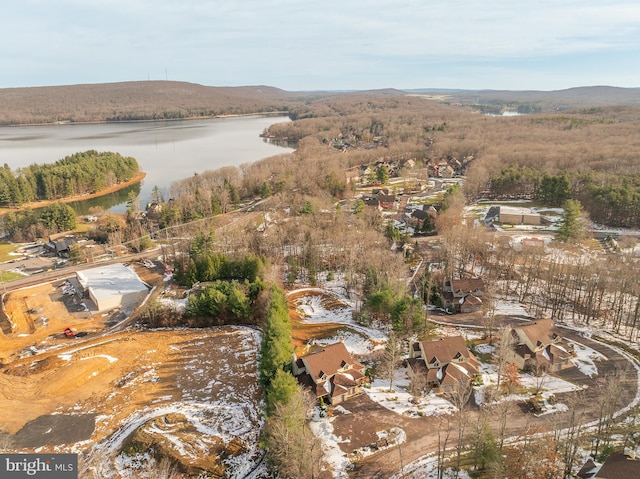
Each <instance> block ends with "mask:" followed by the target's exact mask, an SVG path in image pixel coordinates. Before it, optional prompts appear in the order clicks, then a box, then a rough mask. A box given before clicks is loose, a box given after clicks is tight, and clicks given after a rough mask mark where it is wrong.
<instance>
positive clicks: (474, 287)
mask: <svg viewBox="0 0 640 479" xmlns="http://www.w3.org/2000/svg"><path fill="white" fill-rule="evenodd" d="M450 284H451V291H454V292H457V291H461V292H463V293H472V292H474V291H484V281H482V278H471V279H452V280H451V281H450Z"/></svg>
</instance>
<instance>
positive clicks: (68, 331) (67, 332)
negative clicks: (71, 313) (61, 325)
mask: <svg viewBox="0 0 640 479" xmlns="http://www.w3.org/2000/svg"><path fill="white" fill-rule="evenodd" d="M64 337H65V338H75V337H76V334H75V333H74V332H73V331H71V328H67V329H65V330H64Z"/></svg>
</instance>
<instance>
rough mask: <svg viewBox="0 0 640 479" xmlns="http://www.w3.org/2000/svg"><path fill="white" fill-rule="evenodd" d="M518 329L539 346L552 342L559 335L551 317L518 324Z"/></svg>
mask: <svg viewBox="0 0 640 479" xmlns="http://www.w3.org/2000/svg"><path fill="white" fill-rule="evenodd" d="M516 329H518V330H520V331H521V332H522V333H523V334H524V335H525V336H527V338H529V341H530V342H531V344H534V345H539V346H540V345H542V346H543V345H548V344H551V343H552V342H553V341H555V340H556V338H557V337H558V336H559V334H558V330H557V329H556V327H555V325H554V324H553V321H552V320H551V319H538V320H536V321H534V322H533V323H530V324H526V325H524V326H518V327H517V328H516Z"/></svg>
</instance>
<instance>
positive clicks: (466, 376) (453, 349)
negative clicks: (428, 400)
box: [407, 336, 480, 394]
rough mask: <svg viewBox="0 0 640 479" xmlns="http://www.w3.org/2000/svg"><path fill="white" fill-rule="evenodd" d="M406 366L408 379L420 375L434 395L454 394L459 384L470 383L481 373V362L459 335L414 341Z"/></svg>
mask: <svg viewBox="0 0 640 479" xmlns="http://www.w3.org/2000/svg"><path fill="white" fill-rule="evenodd" d="M407 365H408V368H407V374H408V376H409V378H410V379H413V378H414V376H416V375H418V374H420V375H422V376H423V378H424V379H425V382H426V386H427V388H431V389H432V390H433V391H434V392H435V393H436V394H446V393H454V392H455V391H456V390H457V388H458V387H459V386H460V385H461V384H469V383H470V382H472V381H473V380H474V379H475V378H476V376H478V375H479V374H480V361H478V359H477V358H476V357H475V356H474V355H473V353H472V352H471V351H469V349H468V348H467V345H466V343H465V341H464V338H463V337H462V336H450V337H444V338H440V339H436V340H435V341H420V342H415V343H413V344H412V345H411V348H410V350H409V359H408V360H407Z"/></svg>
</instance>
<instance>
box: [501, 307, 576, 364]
mask: <svg viewBox="0 0 640 479" xmlns="http://www.w3.org/2000/svg"><path fill="white" fill-rule="evenodd" d="M509 328H510V338H511V340H512V341H513V348H512V349H511V353H510V354H509V357H508V361H510V362H513V363H515V364H516V365H517V366H518V368H519V369H521V370H525V371H527V370H533V371H536V370H539V369H540V368H542V369H543V370H544V371H547V372H555V371H560V370H562V369H566V368H569V367H571V366H573V362H572V361H571V359H572V358H573V357H574V356H575V353H574V351H573V345H572V344H571V343H569V342H568V341H567V340H566V339H564V338H563V337H562V336H561V335H560V332H559V331H558V329H557V328H556V326H555V324H554V323H553V321H552V320H551V319H538V320H536V321H534V322H532V323H528V324H525V325H522V326H509Z"/></svg>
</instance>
